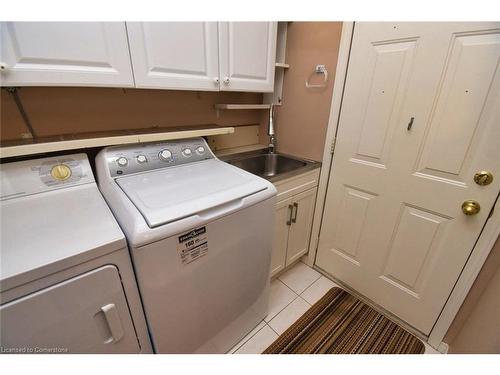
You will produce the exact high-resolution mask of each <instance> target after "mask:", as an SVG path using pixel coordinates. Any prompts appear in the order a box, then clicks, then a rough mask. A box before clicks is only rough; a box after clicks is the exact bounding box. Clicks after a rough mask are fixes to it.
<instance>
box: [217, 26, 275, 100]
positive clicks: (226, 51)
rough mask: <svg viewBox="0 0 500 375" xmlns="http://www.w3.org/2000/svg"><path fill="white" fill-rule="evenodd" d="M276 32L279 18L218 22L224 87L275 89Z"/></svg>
mask: <svg viewBox="0 0 500 375" xmlns="http://www.w3.org/2000/svg"><path fill="white" fill-rule="evenodd" d="M277 32H278V23H277V22H219V66H220V79H221V90H222V91H255V92H272V91H273V88H274V69H275V63H276V39H277Z"/></svg>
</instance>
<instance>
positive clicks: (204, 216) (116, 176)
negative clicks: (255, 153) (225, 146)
mask: <svg viewBox="0 0 500 375" xmlns="http://www.w3.org/2000/svg"><path fill="white" fill-rule="evenodd" d="M96 168H97V176H98V183H99V188H100V189H101V191H102V193H103V195H104V197H105V199H106V200H107V202H108V204H109V205H110V207H111V209H112V211H113V213H114V214H115V217H116V218H117V219H118V222H119V223H120V225H121V227H122V229H123V230H124V232H125V236H126V237H127V240H128V242H129V247H130V251H131V254H132V260H133V262H134V266H135V271H136V275H137V280H138V284H139V289H140V293H141V296H142V300H143V304H144V310H145V313H146V319H147V322H148V325H149V329H150V333H151V338H152V341H153V345H154V347H155V350H156V351H157V352H159V353H224V352H226V351H228V350H229V349H230V348H231V347H232V346H233V345H235V344H236V343H237V342H238V341H239V340H240V339H241V338H242V337H243V336H244V335H245V334H247V333H248V332H249V331H250V330H251V329H253V328H254V327H255V326H256V325H257V324H258V323H259V322H260V321H261V320H262V319H263V318H264V317H265V316H266V314H267V308H268V295H269V267H270V258H271V248H272V232H273V225H274V210H275V208H274V205H275V197H276V189H275V187H274V186H273V185H272V184H271V183H269V182H268V181H266V180H264V179H261V178H259V177H257V176H254V175H252V174H250V173H247V172H245V171H243V170H241V169H239V168H236V167H234V166H231V165H229V164H227V163H224V162H222V161H220V160H218V159H217V158H216V157H215V156H214V155H213V153H212V152H211V151H210V149H209V147H208V145H207V144H206V142H205V140H203V139H202V138H195V139H186V140H178V141H170V142H161V143H150V144H138V145H127V146H117V147H108V148H105V149H103V150H102V151H101V152H100V153H99V154H98V155H97V158H96Z"/></svg>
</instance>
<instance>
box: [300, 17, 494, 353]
mask: <svg viewBox="0 0 500 375" xmlns="http://www.w3.org/2000/svg"><path fill="white" fill-rule="evenodd" d="M354 25H355V23H354V22H344V23H343V24H342V35H341V39H340V48H339V55H338V60H337V70H336V77H335V82H334V86H333V95H332V102H331V106H330V117H329V119H328V127H327V132H326V139H325V145H324V151H323V159H322V168H321V174H320V178H319V185H318V193H317V198H316V205H315V211H314V219H313V227H312V232H311V239H310V242H309V253H308V255H307V256H306V259H305V261H306V263H307V264H308V265H309V266H311V267H312V266H314V264H315V260H316V253H317V250H318V244H319V234H320V230H321V224H322V220H323V214H324V207H325V203H326V194H327V190H328V180H329V178H330V171H331V167H332V163H333V159H334V155H333V153H332V150H333V149H334V147H335V141H336V134H337V126H338V122H339V119H340V111H341V105H342V97H343V94H344V87H345V81H346V78H347V69H348V63H349V54H350V50H351V42H352V37H353V34H354ZM499 235H500V198H498V199H497V201H496V202H495V204H494V206H493V214H492V215H490V217H489V218H488V220H487V221H486V224H485V226H484V227H483V230H482V231H481V233H480V235H479V237H478V239H477V241H476V244H475V246H474V248H473V249H472V251H471V253H470V256H469V258H468V259H467V262H466V263H465V265H464V268H463V269H462V272H461V273H460V275H459V277H458V279H457V282H456V283H455V286H454V287H453V289H452V291H451V293H450V295H449V297H448V299H447V301H446V303H445V305H444V307H443V309H442V310H441V313H440V315H439V317H438V319H437V320H436V323H435V324H434V326H433V328H432V330H431V332H430V334H429V336H428V338H427V342H428V344H429V345H431V346H432V347H434V348H435V349H438V350H440V351H442V352H445V351H446V350H447V345H446V343H443V342H442V340H443V338H444V337H445V335H446V332H447V331H448V329H449V328H450V325H451V323H452V322H453V319H455V316H456V315H457V313H458V310H459V309H460V306H462V303H463V302H464V300H465V298H466V297H467V294H468V293H469V290H470V289H471V287H472V285H473V283H474V281H475V280H476V277H477V275H478V274H479V272H480V271H481V268H482V267H483V264H484V262H485V261H486V258H487V257H488V255H489V253H490V251H491V249H492V248H493V245H494V244H495V242H496V240H497V238H498V237H499Z"/></svg>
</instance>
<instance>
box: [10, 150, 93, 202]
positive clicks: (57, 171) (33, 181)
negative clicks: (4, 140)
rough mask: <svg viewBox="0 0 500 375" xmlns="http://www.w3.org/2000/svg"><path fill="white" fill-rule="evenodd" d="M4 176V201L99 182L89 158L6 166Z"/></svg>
mask: <svg viewBox="0 0 500 375" xmlns="http://www.w3.org/2000/svg"><path fill="white" fill-rule="evenodd" d="M0 175H1V190H0V193H1V195H0V200H5V199H11V198H17V197H22V196H25V195H31V194H37V193H42V192H44V191H49V190H54V189H61V188H66V187H71V186H74V185H81V184H87V183H90V182H95V180H94V175H93V174H92V169H91V168H90V164H89V161H88V159H87V155H85V154H75V155H62V156H54V157H49V158H43V159H34V160H25V161H19V162H13V163H5V164H2V165H0Z"/></svg>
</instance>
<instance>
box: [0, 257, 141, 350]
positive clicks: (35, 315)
mask: <svg viewBox="0 0 500 375" xmlns="http://www.w3.org/2000/svg"><path fill="white" fill-rule="evenodd" d="M0 323H1V324H0V325H1V327H2V332H1V335H0V336H1V337H0V344H1V346H2V349H3V351H4V352H5V351H7V350H11V351H16V350H17V351H20V352H22V353H139V352H140V347H139V343H138V341H137V336H136V334H135V330H134V326H133V324H132V319H131V316H130V313H129V310H128V306H127V301H126V299H125V294H124V292H123V288H122V284H121V281H120V275H119V274H118V269H117V268H116V267H115V266H112V265H107V266H104V267H101V268H98V269H95V270H93V271H90V272H87V273H84V274H82V275H80V276H77V277H74V278H72V279H69V280H66V281H64V282H61V283H59V284H56V285H53V286H51V287H48V288H46V289H42V290H40V291H38V292H36V293H32V294H29V295H27V296H24V297H22V298H19V299H17V300H14V301H12V302H9V303H6V304H4V305H2V306H1V307H0Z"/></svg>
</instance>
